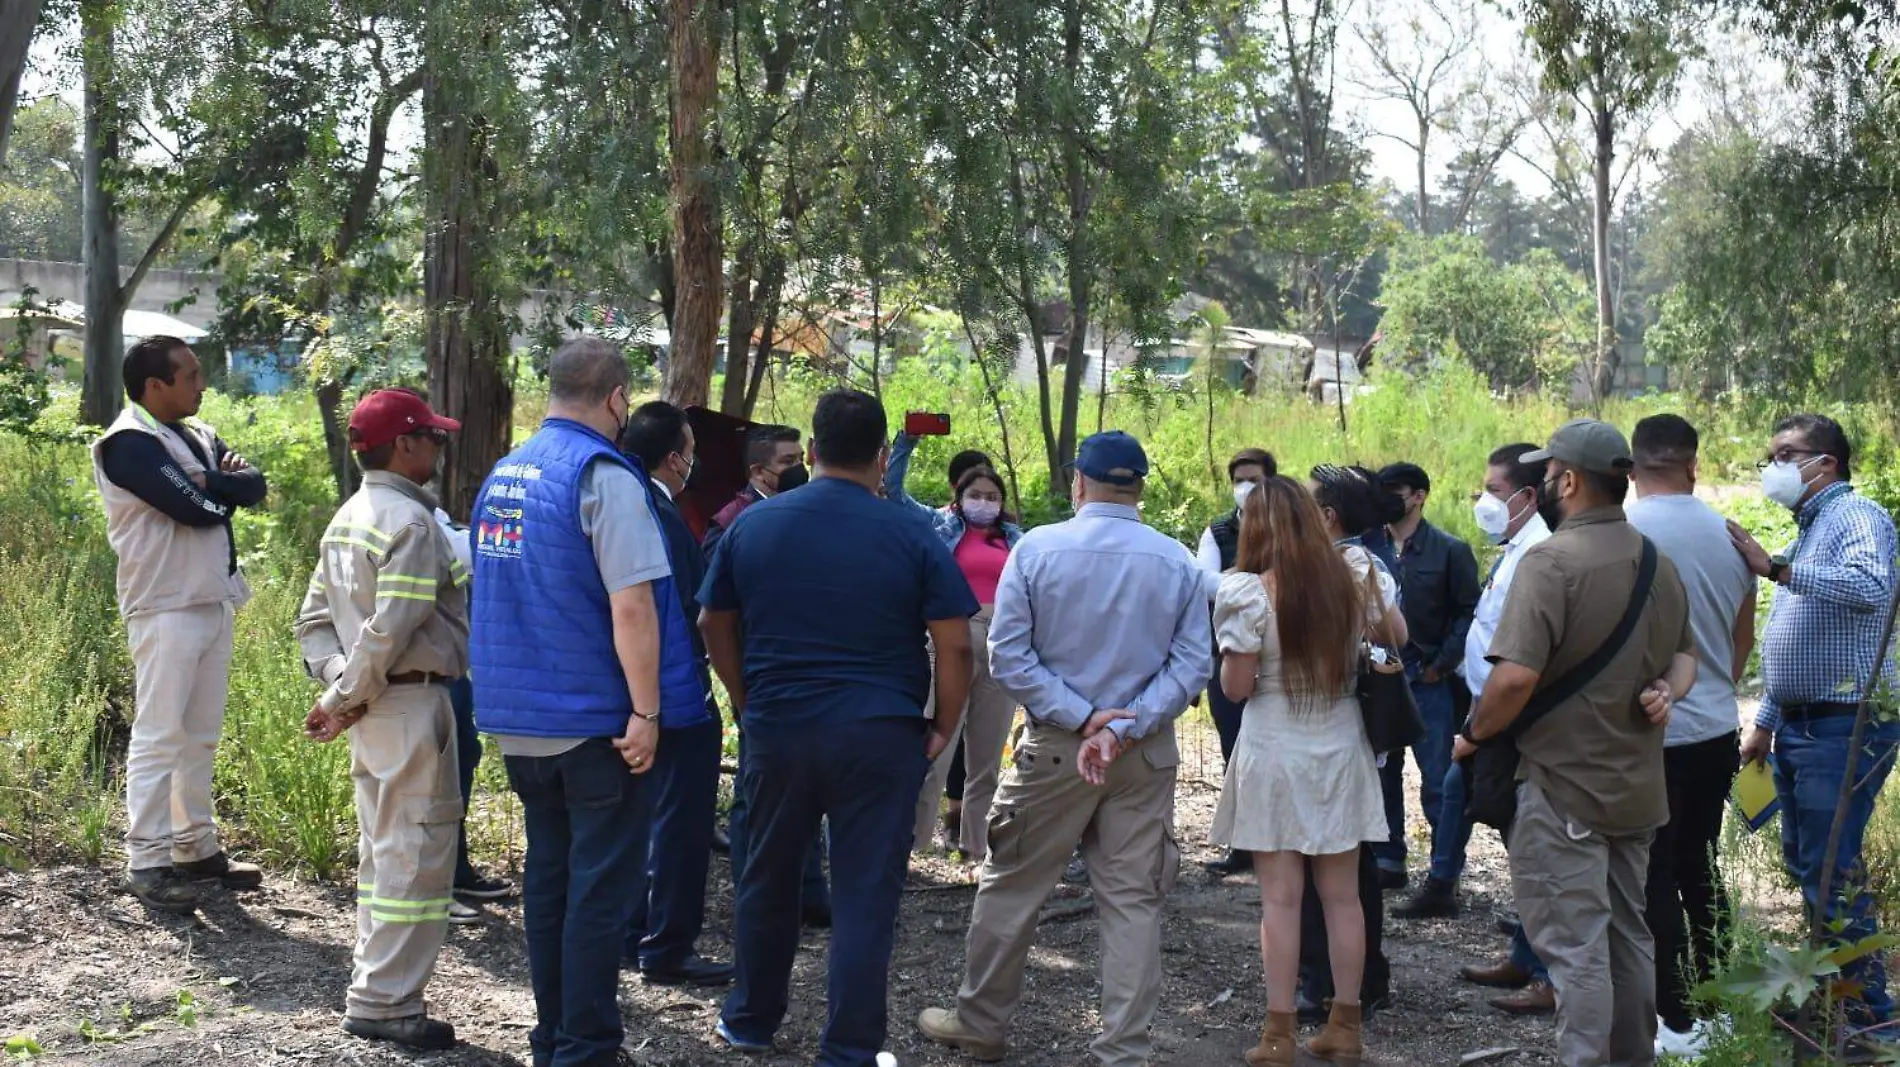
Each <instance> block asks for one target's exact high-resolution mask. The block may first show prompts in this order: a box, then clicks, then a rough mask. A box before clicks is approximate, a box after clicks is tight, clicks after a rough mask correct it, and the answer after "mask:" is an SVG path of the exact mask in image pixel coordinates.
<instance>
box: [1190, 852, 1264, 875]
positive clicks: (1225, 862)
mask: <svg viewBox="0 0 1900 1067" xmlns="http://www.w3.org/2000/svg"><path fill="white" fill-rule="evenodd" d="M1201 866H1202V868H1204V869H1205V870H1206V871H1207V873H1209V874H1211V875H1213V876H1214V877H1216V878H1228V877H1232V876H1233V875H1236V874H1245V873H1247V872H1248V871H1251V870H1253V853H1251V852H1242V851H1240V850H1239V849H1231V850H1229V851H1228V853H1227V855H1225V856H1222V857H1221V858H1220V859H1217V860H1208V861H1207V862H1206V863H1203V864H1201Z"/></svg>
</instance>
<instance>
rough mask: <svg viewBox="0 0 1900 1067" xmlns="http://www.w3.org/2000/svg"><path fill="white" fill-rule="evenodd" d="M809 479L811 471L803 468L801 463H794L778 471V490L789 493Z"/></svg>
mask: <svg viewBox="0 0 1900 1067" xmlns="http://www.w3.org/2000/svg"><path fill="white" fill-rule="evenodd" d="M809 481H811V472H810V471H808V470H806V469H805V465H804V464H803V463H796V464H793V465H792V466H790V467H787V468H785V469H784V470H782V471H779V472H778V491H779V492H781V493H789V492H791V491H792V490H794V489H796V488H798V487H799V486H801V485H804V484H805V483H806V482H809Z"/></svg>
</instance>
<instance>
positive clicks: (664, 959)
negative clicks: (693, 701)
mask: <svg viewBox="0 0 1900 1067" xmlns="http://www.w3.org/2000/svg"><path fill="white" fill-rule="evenodd" d="M719 742H720V723H719V720H718V719H717V718H715V719H712V720H711V721H709V722H703V723H700V724H698V725H696V726H682V727H678V728H675V729H662V730H661V731H660V744H659V748H658V750H657V751H656V752H655V753H654V758H653V769H652V770H650V771H648V772H647V773H646V779H647V782H646V789H647V796H648V797H649V798H650V800H651V807H652V810H653V833H652V836H651V838H649V843H648V846H647V867H646V872H645V877H644V878H643V879H642V881H641V884H640V885H639V887H638V889H637V890H636V891H635V893H634V903H633V921H632V922H631V923H630V924H629V925H628V928H627V944H626V950H625V954H626V956H627V958H629V959H632V960H635V961H636V962H638V963H639V965H640V969H641V970H646V971H666V970H671V969H674V968H677V967H679V966H681V965H682V964H684V963H685V962H686V961H687V959H688V958H689V957H691V956H692V955H693V945H694V943H695V942H697V941H698V940H699V933H700V931H701V930H702V929H703V928H704V927H705V925H706V870H707V868H708V867H709V866H710V865H711V863H712V832H713V823H714V821H715V820H716V818H717V814H718V805H719Z"/></svg>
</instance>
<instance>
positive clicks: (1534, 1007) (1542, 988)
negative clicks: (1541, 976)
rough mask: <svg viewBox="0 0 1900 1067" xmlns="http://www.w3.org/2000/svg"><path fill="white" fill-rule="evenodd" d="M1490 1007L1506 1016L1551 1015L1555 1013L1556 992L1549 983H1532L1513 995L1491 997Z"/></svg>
mask: <svg viewBox="0 0 1900 1067" xmlns="http://www.w3.org/2000/svg"><path fill="white" fill-rule="evenodd" d="M1491 1006H1492V1007H1494V1008H1496V1009H1498V1010H1499V1011H1501V1012H1504V1013H1505V1014H1507V1015H1552V1014H1555V1013H1556V1011H1557V990H1556V989H1555V988H1553V987H1552V986H1551V984H1550V983H1549V982H1541V981H1540V982H1532V983H1531V984H1529V985H1527V986H1525V987H1524V988H1522V989H1520V990H1518V991H1517V992H1515V993H1506V994H1504V995H1503V996H1501V997H1492V998H1491Z"/></svg>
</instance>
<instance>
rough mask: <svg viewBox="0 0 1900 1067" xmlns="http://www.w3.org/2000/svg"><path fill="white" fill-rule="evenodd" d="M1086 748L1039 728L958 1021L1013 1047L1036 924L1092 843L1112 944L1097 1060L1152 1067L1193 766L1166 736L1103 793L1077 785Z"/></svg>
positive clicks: (1019, 758) (1099, 906)
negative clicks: (1184, 770)
mask: <svg viewBox="0 0 1900 1067" xmlns="http://www.w3.org/2000/svg"><path fill="white" fill-rule="evenodd" d="M1081 744H1082V738H1081V737H1080V736H1078V735H1077V734H1075V733H1074V732H1072V731H1069V730H1062V729H1057V728H1053V727H1048V726H1043V725H1041V724H1038V723H1035V722H1033V721H1032V722H1031V723H1030V725H1029V728H1028V729H1027V730H1025V731H1024V734H1023V742H1022V745H1021V746H1020V747H1019V748H1018V749H1017V750H1016V765H1015V767H1013V768H1011V769H1010V771H1009V772H1008V773H1006V774H1005V775H1004V776H1003V784H1002V788H1001V790H1000V791H999V792H998V793H997V795H996V805H995V807H994V808H993V809H992V810H991V812H990V820H989V845H990V851H989V859H988V861H987V862H986V863H985V864H984V866H983V870H982V873H981V875H980V876H979V880H978V883H977V890H976V902H975V904H974V905H973V906H972V908H971V912H970V936H969V942H968V945H967V953H968V961H967V963H966V965H965V968H966V969H965V971H964V977H963V988H962V989H961V990H959V991H958V993H957V1014H958V1016H959V1017H960V1018H961V1019H962V1021H963V1023H964V1024H965V1025H966V1026H968V1027H969V1028H970V1029H971V1030H972V1031H973V1032H975V1033H976V1034H978V1035H980V1036H982V1037H984V1038H987V1039H989V1040H993V1041H1003V1040H1005V1038H1006V1036H1007V1032H1008V1029H1009V1021H1010V1017H1011V1016H1012V1015H1013V1014H1014V1013H1015V1011H1016V1004H1017V1002H1018V1001H1019V1000H1020V999H1021V998H1022V991H1023V968H1024V965H1025V964H1026V963H1027V961H1028V957H1029V949H1030V946H1031V944H1032V943H1033V942H1034V941H1035V937H1036V919H1037V918H1038V916H1039V914H1040V913H1041V910H1042V904H1043V901H1044V900H1046V899H1047V898H1048V896H1049V891H1050V890H1051V889H1054V888H1055V885H1056V882H1057V880H1058V879H1060V878H1061V877H1062V872H1063V869H1064V868H1066V867H1067V866H1068V864H1069V858H1070V856H1071V855H1073V854H1074V852H1075V846H1076V844H1077V842H1080V843H1081V845H1082V854H1083V856H1084V858H1086V859H1087V861H1088V865H1089V884H1090V887H1091V889H1092V891H1093V893H1094V896H1095V909H1096V913H1097V914H1098V915H1099V916H1100V919H1101V932H1102V1033H1101V1036H1099V1037H1097V1038H1096V1039H1095V1042H1094V1043H1093V1045H1092V1046H1091V1048H1092V1050H1093V1051H1094V1053H1095V1058H1096V1059H1097V1060H1099V1061H1100V1062H1101V1063H1102V1064H1104V1065H1105V1067H1140V1065H1141V1064H1144V1063H1146V1062H1147V1061H1148V1060H1149V1059H1150V1058H1151V1057H1152V1056H1153V1054H1154V1042H1153V1040H1152V1039H1151V1038H1150V1037H1149V1034H1148V1027H1149V1024H1150V1023H1152V1022H1153V1021H1154V1015H1155V1008H1156V1006H1157V1004H1158V1003H1159V1001H1160V997H1161V985H1162V971H1161V919H1162V907H1163V904H1164V903H1165V901H1166V900H1167V896H1168V892H1169V890H1171V889H1172V888H1173V887H1174V879H1175V876H1176V874H1177V873H1178V872H1179V868H1180V862H1181V853H1180V849H1179V848H1177V847H1176V845H1175V842H1174V830H1173V823H1174V777H1175V770H1176V766H1177V764H1179V763H1180V759H1181V757H1180V753H1179V751H1178V750H1177V749H1176V747H1175V742H1174V730H1173V728H1172V727H1168V728H1165V729H1163V730H1162V731H1160V732H1159V733H1156V734H1154V735H1152V736H1150V737H1147V738H1144V739H1142V740H1141V741H1138V742H1136V743H1135V744H1134V745H1133V746H1132V747H1131V748H1130V749H1129V750H1128V751H1127V752H1124V753H1123V754H1122V755H1121V757H1120V758H1118V759H1117V760H1115V762H1114V763H1113V764H1111V765H1110V766H1109V775H1108V781H1107V783H1106V784H1104V785H1102V786H1099V787H1098V786H1093V785H1090V784H1089V783H1088V782H1086V781H1084V780H1083V779H1082V776H1081V775H1079V774H1077V773H1076V769H1075V757H1076V752H1077V750H1078V749H1080V747H1081Z"/></svg>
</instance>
